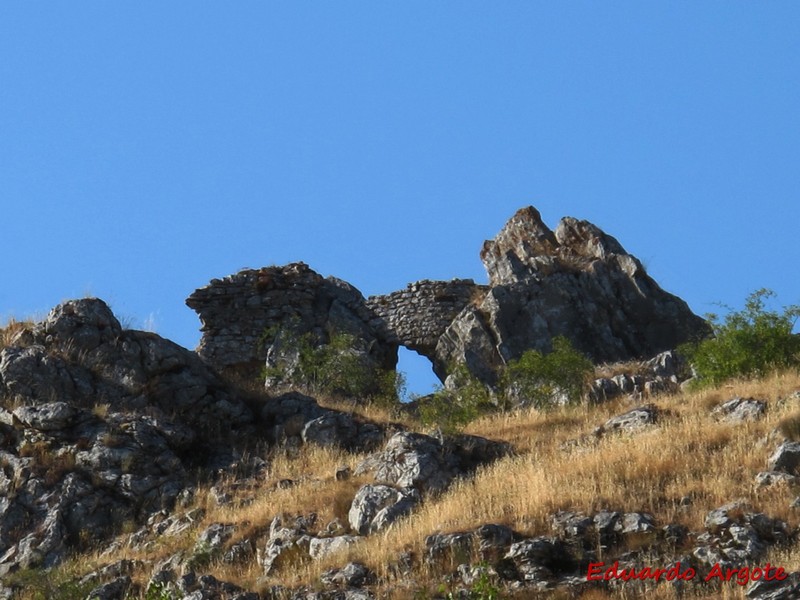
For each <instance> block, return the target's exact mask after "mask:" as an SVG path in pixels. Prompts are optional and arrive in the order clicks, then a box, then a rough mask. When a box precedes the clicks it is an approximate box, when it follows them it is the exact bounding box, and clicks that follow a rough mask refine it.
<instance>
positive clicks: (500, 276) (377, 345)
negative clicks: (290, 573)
mask: <svg viewBox="0 0 800 600" xmlns="http://www.w3.org/2000/svg"><path fill="white" fill-rule="evenodd" d="M481 259H482V260H483V263H484V265H485V267H486V270H487V272H488V274H489V285H488V286H484V285H477V284H475V283H474V282H473V281H472V280H469V279H454V280H452V281H430V280H422V281H418V282H416V283H411V284H409V285H408V286H407V287H406V289H404V290H400V291H397V292H393V293H390V294H387V295H383V296H371V297H370V298H369V299H367V300H364V298H363V297H362V295H361V294H360V292H358V290H357V289H356V288H354V287H353V286H351V285H350V284H348V283H345V282H343V281H341V280H338V279H334V278H332V277H328V278H323V277H322V276H320V275H319V274H317V273H315V272H314V271H312V270H311V269H310V268H309V267H308V266H306V265H305V264H303V263H294V264H290V265H287V266H285V267H266V268H263V269H258V270H252V269H248V270H244V271H241V272H239V273H237V274H235V275H231V276H228V277H225V278H224V279H221V280H219V279H215V280H213V281H212V282H211V283H210V284H209V285H208V286H206V287H204V288H201V289H198V290H197V291H195V292H194V293H193V294H192V295H191V296H190V297H189V298H188V299H187V301H186V303H187V304H188V305H189V306H190V307H191V308H193V309H194V310H196V311H197V312H198V313H199V315H200V319H201V321H202V331H203V338H202V340H201V342H200V346H199V347H198V352H199V354H200V355H201V356H202V357H203V358H204V359H205V360H207V361H208V362H209V363H210V364H212V365H214V366H215V367H217V368H220V369H230V368H236V369H244V370H246V371H248V372H249V373H251V374H257V373H259V372H260V370H261V368H262V367H263V365H264V364H265V363H266V365H267V367H268V368H271V369H279V370H282V371H284V372H291V371H292V370H293V369H294V368H296V364H297V360H298V359H297V351H296V348H295V349H293V348H292V347H291V346H292V344H286V343H285V341H286V338H285V337H281V336H276V332H278V331H291V332H293V335H294V336H295V337H296V336H298V335H304V334H311V336H312V339H313V340H314V343H315V344H326V343H328V342H329V339H330V335H331V333H332V332H335V331H340V332H346V333H349V334H351V335H352V336H354V338H355V340H356V344H355V345H356V349H355V350H356V351H357V352H359V353H360V354H362V355H364V356H366V357H368V359H369V362H370V364H371V365H375V366H380V367H381V368H385V369H391V368H393V367H394V365H395V364H396V362H397V356H396V350H397V346H398V345H402V346H405V347H408V348H410V349H411V350H414V351H416V352H418V353H419V354H422V355H423V356H426V357H428V358H429V359H430V360H431V361H432V363H433V368H434V371H435V372H436V374H437V375H438V376H439V377H440V379H442V381H444V380H445V378H446V376H447V371H448V368H449V367H451V366H452V365H453V364H459V363H466V365H467V366H468V368H469V370H470V371H471V372H472V373H473V374H474V375H476V376H477V377H478V378H479V379H480V380H481V381H483V382H485V383H488V384H494V383H495V381H496V378H497V374H498V371H499V370H500V369H501V368H502V366H503V365H505V364H506V363H507V362H508V361H509V360H513V359H515V358H519V356H520V355H521V354H522V353H523V352H524V351H526V350H528V349H531V348H533V349H537V350H540V351H545V352H546V351H549V350H550V349H551V341H552V339H553V338H554V337H555V336H564V337H566V338H568V339H569V340H570V341H571V342H572V343H573V345H574V346H575V347H577V348H578V349H579V350H581V351H582V352H584V353H585V354H587V355H588V356H590V357H591V358H593V359H594V360H595V361H598V362H613V361H620V360H628V359H632V358H649V357H651V356H654V355H656V354H658V353H659V352H662V351H665V350H670V349H672V348H675V347H676V346H678V345H679V344H681V343H683V342H685V341H688V340H690V339H694V338H699V337H703V336H705V335H708V334H709V333H710V329H709V327H708V325H707V324H706V323H705V321H703V320H702V319H700V318H699V317H697V316H695V315H694V314H693V313H692V312H691V311H690V310H689V308H688V307H687V305H686V303H685V302H683V301H682V300H681V299H680V298H677V297H675V296H673V295H671V294H669V293H667V292H665V291H664V290H662V289H661V288H660V287H659V286H658V284H657V283H656V282H655V281H653V279H651V278H650V277H649V276H648V275H647V273H646V272H645V270H644V267H643V266H642V265H641V263H640V262H639V261H638V260H637V259H636V258H635V257H634V256H632V255H630V254H628V253H627V252H625V250H624V249H623V247H622V246H621V245H620V243H619V242H618V241H617V240H616V239H614V238H613V237H611V236H609V235H607V234H605V233H604V232H603V231H601V230H600V229H599V228H598V227H596V226H594V225H592V224H591V223H588V222H586V221H578V220H576V219H573V218H571V217H565V218H564V219H562V220H561V222H560V223H559V225H558V227H557V228H556V230H555V231H551V230H550V229H548V228H547V226H545V225H544V223H542V220H541V218H540V216H539V213H538V212H537V211H536V209H534V208H533V207H528V208H525V209H522V210H520V211H518V212H517V213H516V214H515V215H514V216H513V217H512V218H511V220H510V221H509V222H508V223H507V224H506V225H505V227H503V229H502V231H501V232H500V233H499V234H498V236H497V237H496V238H495V239H494V240H491V241H487V242H486V243H485V244H484V247H483V250H482V251H481Z"/></svg>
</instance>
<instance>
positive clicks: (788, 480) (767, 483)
mask: <svg viewBox="0 0 800 600" xmlns="http://www.w3.org/2000/svg"><path fill="white" fill-rule="evenodd" d="M755 481H756V486H757V487H760V488H762V487H772V486H775V485H790V486H792V485H796V484H797V483H798V481H800V478H798V477H796V476H795V475H789V474H788V473H784V472H782V471H762V472H761V473H758V474H757V475H756V477H755Z"/></svg>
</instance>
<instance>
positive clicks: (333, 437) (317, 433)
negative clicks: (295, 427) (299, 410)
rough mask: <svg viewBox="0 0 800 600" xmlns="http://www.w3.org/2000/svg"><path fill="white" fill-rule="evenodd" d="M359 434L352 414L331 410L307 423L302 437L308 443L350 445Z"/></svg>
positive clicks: (334, 445) (327, 445)
mask: <svg viewBox="0 0 800 600" xmlns="http://www.w3.org/2000/svg"><path fill="white" fill-rule="evenodd" d="M357 435H358V426H357V425H356V423H355V421H354V420H353V418H352V417H351V416H350V415H347V414H345V413H333V412H330V413H328V414H325V415H323V416H321V417H318V418H316V419H314V420H312V421H309V422H308V423H306V425H305V427H303V431H302V434H301V436H302V438H303V442H305V443H306V444H308V443H313V444H316V445H318V446H323V447H341V448H346V447H348V446H350V445H351V444H352V442H353V440H354V439H355V437H356V436H357Z"/></svg>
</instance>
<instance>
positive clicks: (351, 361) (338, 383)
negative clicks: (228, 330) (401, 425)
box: [260, 324, 405, 404]
mask: <svg viewBox="0 0 800 600" xmlns="http://www.w3.org/2000/svg"><path fill="white" fill-rule="evenodd" d="M297 327H298V325H295V324H290V325H289V326H288V327H285V328H282V329H280V328H274V327H273V328H269V329H267V330H265V331H264V333H263V335H262V336H261V340H260V344H262V345H263V346H266V345H273V346H277V347H278V348H279V349H280V351H279V354H281V355H282V356H281V359H280V360H279V363H280V364H278V365H275V366H269V367H265V368H264V370H263V371H262V376H263V377H264V378H265V379H272V380H273V381H275V382H276V383H281V384H289V385H300V386H302V387H305V388H307V389H308V390H310V391H311V392H315V393H325V394H330V395H333V396H342V397H347V398H362V399H367V400H373V401H376V402H379V403H382V404H390V403H393V404H396V403H397V402H399V399H400V397H401V396H402V394H403V393H404V390H405V378H404V377H403V375H402V374H400V373H397V372H395V371H394V370H386V369H380V368H377V367H376V366H375V365H374V363H373V362H372V360H371V359H370V357H369V356H368V355H367V353H366V351H365V350H363V349H360V348H359V343H360V342H359V340H358V338H357V337H356V336H354V335H352V334H350V333H345V332H335V331H334V332H331V333H329V335H328V340H327V343H320V340H319V339H318V336H316V335H314V334H313V333H312V332H306V333H303V334H298V333H297Z"/></svg>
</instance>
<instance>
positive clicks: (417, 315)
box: [367, 279, 488, 358]
mask: <svg viewBox="0 0 800 600" xmlns="http://www.w3.org/2000/svg"><path fill="white" fill-rule="evenodd" d="M486 290H488V287H487V286H485V285H477V284H476V283H475V282H474V281H472V279H453V280H451V281H430V280H428V279H424V280H422V281H417V282H415V283H410V284H408V286H407V287H406V288H405V289H404V290H399V291H397V292H392V293H391V294H386V295H383V296H370V297H369V298H367V305H368V306H369V307H370V308H371V309H372V310H373V312H374V313H375V314H376V315H377V316H378V317H380V318H381V319H383V320H384V321H385V322H386V324H387V325H388V328H389V330H391V332H392V333H393V334H394V336H395V339H396V340H397V342H398V343H399V344H400V345H402V346H405V347H407V348H409V349H411V350H414V351H416V352H418V353H419V354H422V355H423V356H427V357H429V358H432V357H433V355H434V351H435V350H436V344H437V343H438V342H439V338H440V337H441V336H442V334H443V333H444V332H445V330H446V329H447V328H448V327H449V326H450V323H452V322H453V319H455V318H456V315H458V313H460V312H461V311H462V310H463V309H464V307H465V306H467V305H468V304H469V303H470V302H472V301H475V300H476V299H480V298H481V297H482V296H483V295H484V294H485V293H486Z"/></svg>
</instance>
